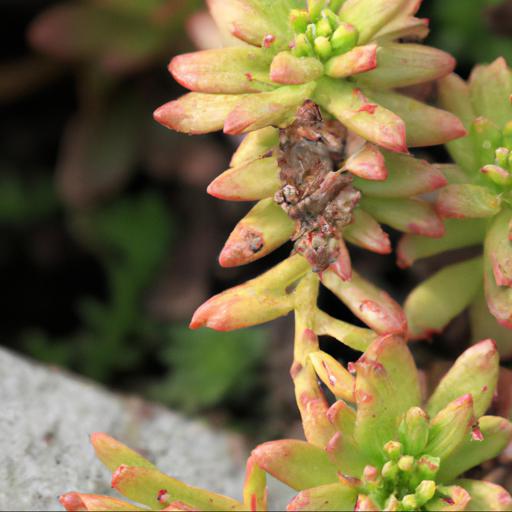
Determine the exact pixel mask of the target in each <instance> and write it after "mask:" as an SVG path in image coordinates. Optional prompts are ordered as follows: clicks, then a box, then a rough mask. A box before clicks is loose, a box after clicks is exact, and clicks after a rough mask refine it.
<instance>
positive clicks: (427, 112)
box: [365, 89, 467, 148]
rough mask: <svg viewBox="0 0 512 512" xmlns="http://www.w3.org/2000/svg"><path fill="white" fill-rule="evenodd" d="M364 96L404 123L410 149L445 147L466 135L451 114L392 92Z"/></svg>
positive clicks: (369, 91) (374, 90)
mask: <svg viewBox="0 0 512 512" xmlns="http://www.w3.org/2000/svg"><path fill="white" fill-rule="evenodd" d="M365 92H367V94H368V96H370V97H371V98H372V99H373V100H375V101H376V102H378V103H379V104H381V105H384V106H385V107H386V108H388V109H389V110H391V111H392V112H394V113H395V114H396V115H397V116H400V118H401V119H402V120H403V121H404V122H405V126H406V131H407V145H408V146H409V147H413V148H414V147H423V146H435V145H437V144H445V143H446V142H449V141H451V140H454V139H458V138H459V137H463V136H464V135H466V134H467V131H466V129H465V128H464V126H463V125H462V123H461V121H460V120H459V119H458V118H457V117H455V116H454V115H453V114H451V113H450V112H447V111H445V110H440V109H438V108H434V107H431V106H429V105H426V104H424V103H421V102H420V101H417V100H415V99H413V98H410V97H408V96H404V95H402V94H398V93H395V92H392V91H382V90H380V91H379V90H377V89H368V90H367V89H365Z"/></svg>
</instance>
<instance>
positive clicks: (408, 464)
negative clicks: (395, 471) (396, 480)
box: [398, 455, 414, 473]
mask: <svg viewBox="0 0 512 512" xmlns="http://www.w3.org/2000/svg"><path fill="white" fill-rule="evenodd" d="M398 467H399V469H400V470H401V471H403V472H404V473H410V472H411V471H412V470H413V469H414V457H413V456H412V455H404V456H403V457H400V460H399V461H398Z"/></svg>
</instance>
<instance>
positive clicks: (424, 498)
mask: <svg viewBox="0 0 512 512" xmlns="http://www.w3.org/2000/svg"><path fill="white" fill-rule="evenodd" d="M435 493H436V483H435V482H434V481H433V480H423V482H421V484H420V485H418V487H416V493H415V496H416V501H417V503H418V506H420V507H422V506H423V505H425V503H427V502H428V501H430V500H431V499H432V498H433V497H434V494H435Z"/></svg>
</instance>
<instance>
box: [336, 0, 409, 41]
mask: <svg viewBox="0 0 512 512" xmlns="http://www.w3.org/2000/svg"><path fill="white" fill-rule="evenodd" d="M407 2H408V0H347V1H346V2H345V3H344V4H343V6H342V8H341V10H340V18H341V19H342V20H343V21H346V22H347V23H350V24H352V25H354V26H355V27H357V28H358V30H359V44H365V43H367V42H368V41H370V40H371V38H372V36H373V35H374V34H376V33H377V32H378V31H379V30H380V29H381V28H382V27H383V26H384V25H386V23H388V22H390V21H391V20H392V19H393V18H394V17H395V15H397V14H398V13H399V12H400V10H401V9H402V8H403V6H404V5H405V4H406V3H407ZM369 13H371V16H370V15H369Z"/></svg>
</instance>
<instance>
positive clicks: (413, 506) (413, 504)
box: [402, 494, 418, 510]
mask: <svg viewBox="0 0 512 512" xmlns="http://www.w3.org/2000/svg"><path fill="white" fill-rule="evenodd" d="M402 508H403V510H417V509H418V502H417V500H416V496H415V495H414V494H407V495H406V496H404V497H403V498H402Z"/></svg>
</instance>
